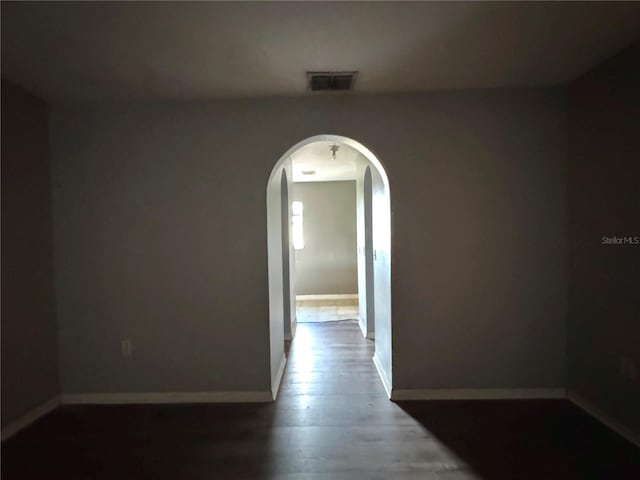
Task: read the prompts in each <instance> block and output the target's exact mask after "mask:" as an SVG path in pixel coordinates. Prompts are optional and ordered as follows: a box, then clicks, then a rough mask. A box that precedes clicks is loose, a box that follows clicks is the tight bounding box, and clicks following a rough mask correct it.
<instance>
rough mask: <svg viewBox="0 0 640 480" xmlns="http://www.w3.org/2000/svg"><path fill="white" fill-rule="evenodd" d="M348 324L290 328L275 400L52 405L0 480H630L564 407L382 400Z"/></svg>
mask: <svg viewBox="0 0 640 480" xmlns="http://www.w3.org/2000/svg"><path fill="white" fill-rule="evenodd" d="M373 348H374V345H373V342H371V341H368V340H365V339H364V338H362V335H361V333H360V331H359V328H358V325H357V323H356V322H354V321H340V322H327V323H307V324H300V325H298V331H297V334H296V338H295V340H294V341H293V344H292V346H291V349H290V352H289V361H288V365H287V369H286V373H285V375H284V379H283V383H282V387H281V390H280V395H279V397H278V400H277V401H276V402H273V403H266V404H192V405H186V404H182V405H120V406H114V405H108V406H107V405H104V406H96V405H93V406H65V407H62V408H59V409H58V410H56V411H55V412H53V413H52V414H50V415H48V416H46V417H45V418H43V419H42V420H40V421H38V422H36V423H35V424H34V425H33V426H31V427H30V428H27V429H26V430H24V431H22V432H20V433H18V434H17V435H16V436H15V437H13V438H12V439H11V440H9V441H8V442H6V443H4V444H3V445H2V478H3V479H5V480H12V479H20V480H25V479H43V478H51V479H56V478H64V479H65V480H74V479H75V480H80V479H82V480H85V479H92V480H96V479H100V480H102V479H105V480H106V479H114V478H118V479H153V480H161V479H172V480H173V479H181V480H192V479H198V480H205V479H206V480H211V479H233V480H249V479H281V480H299V479H305V480H306V479H309V480H319V479H324V480H347V479H349V480H350V479H354V480H361V479H363V480H364V479H377V480H389V479H394V480H396V479H411V480H414V479H415V480H417V479H421V480H429V479H433V480H436V479H440V480H444V479H449V480H462V479H465V480H468V479H473V478H483V479H487V480H502V479H504V480H507V479H508V480H512V479H514V478H517V479H519V480H522V479H540V478H549V479H563V480H566V479H580V480H583V479H600V478H640V477H639V476H638V473H639V472H640V458H639V457H640V455H638V451H637V449H636V448H635V447H633V446H631V444H629V443H627V442H625V441H623V440H621V438H620V437H618V436H617V435H616V434H614V433H612V432H611V431H610V430H608V429H606V428H605V427H603V426H602V425H601V424H599V423H597V422H596V421H595V420H593V419H592V418H590V417H588V416H587V415H586V414H584V413H582V412H581V411H580V410H578V409H577V408H576V407H574V406H573V405H571V404H570V403H569V402H567V401H564V400H550V401H448V402H447V401H437V402H436V401H432V402H406V403H404V404H402V405H399V404H396V403H393V402H390V401H389V400H388V399H387V397H386V395H385V392H384V390H383V388H382V385H381V383H380V380H379V378H378V376H377V373H376V370H375V367H374V365H373V362H372V360H371V356H372V355H373Z"/></svg>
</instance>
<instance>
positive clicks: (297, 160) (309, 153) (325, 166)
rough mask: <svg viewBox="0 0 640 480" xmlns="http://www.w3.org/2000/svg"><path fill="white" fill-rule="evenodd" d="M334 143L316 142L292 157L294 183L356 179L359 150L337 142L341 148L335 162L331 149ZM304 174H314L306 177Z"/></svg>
mask: <svg viewBox="0 0 640 480" xmlns="http://www.w3.org/2000/svg"><path fill="white" fill-rule="evenodd" d="M332 145H334V142H315V143H310V144H309V145H305V146H304V147H302V148H300V149H299V150H296V152H294V153H293V155H291V160H292V163H293V181H294V182H332V181H341V180H355V179H356V160H357V158H358V155H360V154H359V153H358V151H357V150H355V149H353V148H351V147H349V146H348V145H345V144H344V143H340V142H337V143H335V145H337V146H338V147H340V149H339V150H338V151H337V152H336V158H335V160H334V159H333V158H331V150H330V147H331V146H332ZM303 172H314V173H313V174H310V175H305V174H304V173H303Z"/></svg>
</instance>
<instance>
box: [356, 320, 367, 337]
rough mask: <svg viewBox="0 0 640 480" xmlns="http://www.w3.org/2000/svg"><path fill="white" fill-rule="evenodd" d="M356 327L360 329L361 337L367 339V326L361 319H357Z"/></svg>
mask: <svg viewBox="0 0 640 480" xmlns="http://www.w3.org/2000/svg"><path fill="white" fill-rule="evenodd" d="M358 326H359V327H360V331H361V332H362V336H363V337H364V338H367V326H366V325H365V324H364V322H363V321H362V318H360V317H358Z"/></svg>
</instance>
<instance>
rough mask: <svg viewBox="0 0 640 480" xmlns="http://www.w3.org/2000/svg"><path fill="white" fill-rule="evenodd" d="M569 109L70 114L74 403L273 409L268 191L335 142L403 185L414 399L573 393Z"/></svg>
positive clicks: (67, 356) (59, 261) (493, 101)
mask: <svg viewBox="0 0 640 480" xmlns="http://www.w3.org/2000/svg"><path fill="white" fill-rule="evenodd" d="M565 100H566V99H565V94H564V91H563V90H555V89H522V90H486V91H481V90H478V91H467V92H459V91H453V92H436V93H430V94H420V95H382V96H374V95H372V96H341V97H313V98H290V99H263V100H238V101H218V102H210V103H201V102H166V103H165V102H158V103H123V104H113V105H106V104H92V105H84V106H82V105H78V106H69V107H58V108H56V109H54V111H53V114H52V117H51V122H52V125H51V128H52V130H51V141H52V145H51V147H52V155H53V170H54V178H53V181H54V219H55V228H54V234H55V241H56V251H55V260H56V267H57V271H56V274H57V283H58V288H57V294H58V297H57V300H58V318H59V323H60V331H59V335H60V346H61V351H60V356H61V366H62V368H61V372H62V385H63V390H64V391H65V392H96V391H98V392H99V391H102V392H107V391H207V390H223V391H224V390H227V391H228V390H268V389H269V388H270V385H269V379H270V375H269V365H270V364H275V363H276V362H277V361H278V359H277V358H274V359H271V361H270V360H269V352H270V347H269V345H270V344H269V333H268V332H269V329H268V318H269V316H268V301H269V300H268V281H267V279H268V270H267V246H266V239H267V228H266V226H267V219H266V205H265V200H266V198H265V197H266V195H265V193H266V185H267V180H268V178H269V175H270V173H271V171H272V169H273V166H274V164H275V163H276V162H277V160H278V159H279V158H280V157H281V155H283V154H284V153H285V152H286V151H287V150H288V149H289V148H290V147H291V146H293V145H294V144H296V143H297V142H299V141H300V140H302V139H304V138H307V137H310V136H313V135H317V134H322V133H334V134H339V135H345V136H347V137H351V138H353V139H355V140H357V141H359V142H361V143H362V144H364V145H365V146H367V147H368V148H370V149H371V150H372V151H373V152H374V153H375V154H376V156H377V158H378V159H380V161H381V162H382V163H383V165H384V167H385V169H386V171H387V174H388V177H389V181H390V191H391V208H392V218H391V222H392V251H391V255H392V272H391V279H392V283H391V290H392V316H393V320H392V327H393V347H394V348H393V354H392V355H393V381H394V387H396V388H405V389H406V388H456V387H467V388H474V387H487V388H507V387H522V388H527V387H530V388H535V387H562V386H563V385H564V379H565V352H566V348H565V346H566V338H565V323H566V298H567V294H566V280H567V279H566V220H567V218H566V181H567V178H566V155H567V152H566V150H567V145H566V143H567V142H566V137H567V129H566V110H565ZM274 189H277V192H278V194H279V184H277V185H274ZM280 303H282V302H280ZM279 328H280V329H281V331H282V328H283V326H282V325H280V326H279ZM125 337H126V338H131V340H132V343H133V355H132V356H131V357H127V358H126V360H125V359H124V358H123V357H122V356H121V354H120V340H121V339H122V338H125ZM272 368H277V366H276V367H273V366H272Z"/></svg>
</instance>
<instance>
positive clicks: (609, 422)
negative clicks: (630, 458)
mask: <svg viewBox="0 0 640 480" xmlns="http://www.w3.org/2000/svg"><path fill="white" fill-rule="evenodd" d="M567 399H568V400H569V401H571V402H572V403H574V404H575V405H576V406H578V407H579V408H581V409H582V410H584V411H585V412H587V413H588V414H589V415H591V416H592V417H594V418H595V419H597V420H599V421H600V422H602V423H603V424H604V425H606V426H607V427H609V428H610V429H611V430H613V431H614V432H616V433H618V434H619V435H620V436H622V437H624V438H626V439H627V440H629V441H630V442H631V443H633V444H635V445H636V446H638V447H640V434H639V433H636V432H634V431H632V430H631V429H630V428H628V427H626V426H625V425H623V424H622V423H621V422H620V421H618V420H616V419H615V418H613V417H612V416H611V415H609V414H607V413H605V412H604V411H603V410H601V409H600V408H599V407H597V406H596V405H595V404H594V403H592V402H590V401H589V400H587V399H586V398H584V397H583V396H581V395H579V394H577V393H575V392H572V391H568V392H567Z"/></svg>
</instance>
